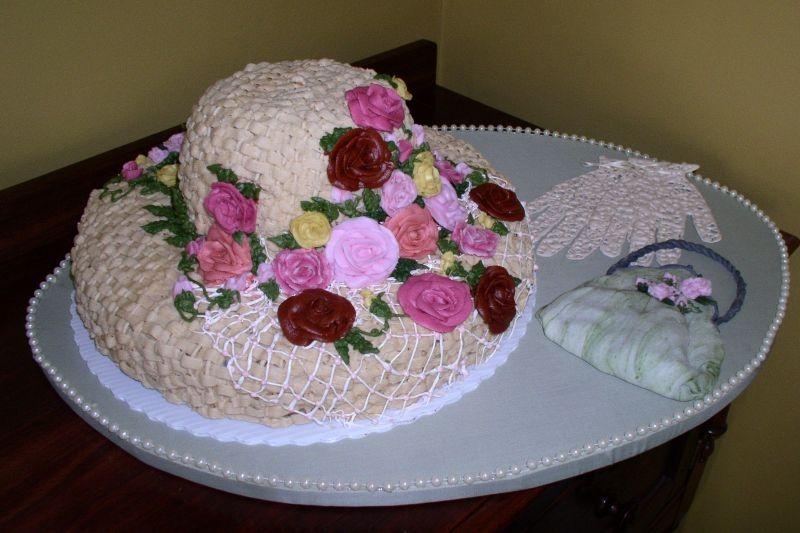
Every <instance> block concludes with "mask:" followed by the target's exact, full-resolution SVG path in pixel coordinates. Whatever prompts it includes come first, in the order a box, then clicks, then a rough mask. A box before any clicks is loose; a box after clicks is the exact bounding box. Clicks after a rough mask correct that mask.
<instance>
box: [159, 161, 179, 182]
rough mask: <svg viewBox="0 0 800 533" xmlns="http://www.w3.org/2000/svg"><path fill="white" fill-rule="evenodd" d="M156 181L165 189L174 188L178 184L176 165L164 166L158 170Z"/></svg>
mask: <svg viewBox="0 0 800 533" xmlns="http://www.w3.org/2000/svg"><path fill="white" fill-rule="evenodd" d="M156 179H157V180H158V181H160V182H161V183H163V184H164V185H166V186H167V187H174V186H175V184H176V183H178V165H175V164H172V165H164V166H163V167H161V168H159V169H158V172H156Z"/></svg>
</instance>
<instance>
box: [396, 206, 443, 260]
mask: <svg viewBox="0 0 800 533" xmlns="http://www.w3.org/2000/svg"><path fill="white" fill-rule="evenodd" d="M383 225H384V226H385V227H387V228H389V230H391V232H392V233H393V234H394V236H395V238H396V239H397V244H399V245H400V257H407V258H410V259H421V258H423V257H425V256H427V255H428V254H431V253H433V252H435V251H436V250H437V246H436V241H437V240H438V239H439V226H437V225H436V222H435V221H434V220H433V217H432V216H431V214H430V212H428V210H427V209H422V208H421V207H420V206H418V205H417V204H410V205H407V206H406V207H404V208H403V209H401V210H400V211H398V212H397V213H396V214H395V215H394V216H392V217H390V218H388V219H387V220H386V222H384V224H383Z"/></svg>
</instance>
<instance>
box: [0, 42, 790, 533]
mask: <svg viewBox="0 0 800 533" xmlns="http://www.w3.org/2000/svg"><path fill="white" fill-rule="evenodd" d="M358 64H359V65H361V66H367V67H370V68H374V69H376V70H378V71H380V72H385V73H391V74H394V75H398V76H400V77H402V78H404V79H405V80H406V82H407V83H408V85H409V88H410V89H411V91H412V93H413V94H414V99H413V100H412V101H411V103H410V107H411V111H412V114H413V115H414V117H415V119H416V120H417V122H420V123H423V124H487V125H494V124H497V125H511V126H521V127H531V128H533V127H535V126H534V125H533V124H530V123H527V122H525V121H522V120H520V119H518V118H516V117H513V116H511V115H508V114H506V113H503V112H500V111H498V110H496V109H493V108H490V107H488V106H485V105H483V104H480V103H479V102H476V101H474V100H471V99H469V98H466V97H464V96H462V95H459V94H457V93H454V92H452V91H449V90H447V89H445V88H443V87H439V86H437V85H436V75H435V73H436V45H435V44H434V43H432V42H429V41H418V42H415V43H411V44H409V45H406V46H403V47H400V48H398V49H394V50H390V51H388V52H385V53H383V54H379V55H377V56H373V57H370V58H367V59H365V60H363V61H360V62H359V63H358ZM178 129H179V128H178V127H176V128H172V129H170V130H167V131H164V132H159V133H156V134H154V135H152V136H150V137H147V138H144V139H140V140H138V141H135V142H132V143H130V144H127V145H125V146H121V147H119V148H116V149H114V150H110V151H108V152H106V153H103V154H100V155H98V156H95V157H92V158H90V159H87V160H85V161H81V162H78V163H75V164H73V165H70V166H67V167H64V168H62V169H59V170H57V171H54V172H51V173H49V174H46V175H44V176H41V177H39V178H36V179H34V180H31V181H28V182H25V183H22V184H20V185H17V186H14V187H11V188H8V189H5V190H3V191H0V220H2V227H3V228H5V231H4V232H2V233H0V279H2V287H3V294H4V295H5V297H6V308H7V309H10V316H9V317H7V318H6V319H5V320H3V321H2V322H1V323H0V335H2V337H0V338H1V339H2V342H0V350H2V361H3V362H4V364H3V365H2V366H1V367H0V368H1V369H0V390H2V391H3V392H2V394H3V401H2V406H3V407H2V412H3V414H4V416H3V420H4V424H3V429H2V437H3V438H2V440H1V441H0V442H1V444H0V450H1V451H2V454H1V455H2V457H3V461H2V464H1V465H0V501H2V502H3V504H2V508H3V512H2V513H1V514H0V529H3V530H61V529H80V530H106V529H109V528H113V529H114V530H120V531H124V530H137V531H138V530H160V529H164V530H166V529H170V530H183V529H186V530H194V529H198V528H203V529H212V528H213V529H217V528H219V529H226V530H235V529H236V530H238V529H256V528H264V527H267V528H270V529H272V528H276V529H279V530H282V529H288V530H300V531H305V530H350V531H361V530H367V529H379V530H392V531H394V530H409V531H415V530H420V531H442V530H451V529H464V528H468V529H472V530H480V531H494V530H503V529H509V528H511V529H525V528H529V527H534V526H535V527H536V528H537V530H542V531H547V530H559V531H566V530H568V531H577V530H606V529H621V528H622V527H630V528H632V529H633V530H650V531H665V530H669V529H672V528H674V527H675V525H676V524H677V523H678V522H679V521H680V519H681V517H682V516H683V514H684V513H685V511H686V510H687V509H688V506H689V504H690V502H691V500H692V497H693V495H694V491H695V489H696V487H697V483H698V481H699V479H700V476H701V475H702V471H703V467H704V463H705V461H706V459H707V458H708V456H709V455H710V454H711V453H712V452H713V449H714V439H715V438H717V437H718V436H720V435H721V434H722V433H724V432H725V428H726V426H725V418H726V414H727V408H725V409H723V410H722V411H721V412H720V413H718V414H717V415H715V416H714V417H713V418H712V419H710V420H709V421H707V422H706V423H704V424H701V425H700V426H699V427H697V428H695V429H693V430H692V431H689V432H687V433H685V434H683V435H681V436H679V437H677V438H675V439H673V440H672V441H670V442H668V443H666V444H664V445H662V446H659V447H657V448H654V449H652V450H650V451H648V452H646V453H643V454H641V455H639V456H636V457H634V458H632V459H629V460H627V461H623V462H621V463H618V464H615V465H612V466H610V467H607V468H604V469H601V470H597V471H594V472H590V473H588V474H584V475H582V476H578V477H576V478H572V479H568V480H565V481H561V482H558V483H554V484H552V485H548V486H544V487H538V488H534V489H530V490H525V491H519V492H513V493H508V494H498V495H492V496H483V497H477V498H470V499H463V500H456V501H445V502H439V503H430V504H418V505H408V506H399V507H372V508H337V507H308V506H296V505H289V504H282V503H271V502H265V501H261V500H255V499H250V498H246V497H242V496H237V495H234V494H229V493H225V492H221V491H218V490H215V489H212V488H209V487H206V486H203V485H199V484H195V483H192V482H189V481H186V480H184V479H182V478H179V477H175V476H172V475H170V474H167V473H164V472H162V471H160V470H158V469H155V468H152V467H149V466H147V465H145V464H144V463H141V462H139V461H138V460H137V459H135V458H134V457H132V456H131V455H128V454H127V453H126V452H124V451H123V450H122V449H121V448H118V447H117V446H116V445H114V444H113V443H111V442H110V441H109V440H108V439H106V438H105V437H104V436H102V435H100V434H98V433H96V432H95V431H94V430H93V429H92V428H91V427H90V426H88V425H87V424H85V423H84V422H83V421H82V420H81V419H80V418H79V417H78V416H77V415H76V414H74V413H73V412H72V411H71V410H70V408H69V407H68V406H67V405H66V404H65V403H64V402H63V401H62V400H61V399H60V397H59V396H58V395H57V394H56V392H55V391H54V390H53V388H52V387H51V385H50V383H49V382H48V381H47V379H46V378H45V377H44V376H43V375H42V372H41V369H40V368H39V366H38V365H37V364H36V363H35V362H34V361H33V359H32V357H31V352H30V348H29V346H28V342H27V339H26V337H25V330H24V320H25V308H26V302H27V301H28V299H29V298H30V296H31V295H32V293H33V291H34V290H35V288H36V287H37V285H38V283H39V282H40V281H41V280H43V279H44V277H45V276H46V275H47V274H48V273H50V272H52V270H53V268H54V267H55V266H56V265H57V264H58V262H59V261H60V260H61V259H63V257H64V255H65V254H66V253H67V252H68V251H69V249H70V247H71V243H72V239H73V237H74V235H75V231H76V229H75V228H76V223H77V221H78V219H79V217H80V214H81V212H82V211H83V208H84V205H85V202H86V199H87V197H88V194H89V191H90V190H91V189H93V188H96V187H98V186H100V185H101V184H102V183H103V182H105V180H106V179H108V178H109V177H110V176H112V175H114V174H115V173H116V172H117V171H118V169H119V167H120V165H121V164H122V163H123V162H125V161H127V160H129V159H131V158H133V157H134V156H135V155H136V154H138V153H141V152H143V151H145V150H146V149H147V148H149V147H150V146H153V145H155V144H156V143H157V142H160V141H161V140H163V139H164V138H166V137H167V136H168V135H169V134H170V133H172V132H174V131H177V130H178ZM32 206H36V207H35V208H33V207H32ZM785 238H786V240H787V244H788V245H789V247H790V250H792V251H793V250H794V249H795V248H796V247H797V244H798V240H797V238H796V237H794V236H791V235H785Z"/></svg>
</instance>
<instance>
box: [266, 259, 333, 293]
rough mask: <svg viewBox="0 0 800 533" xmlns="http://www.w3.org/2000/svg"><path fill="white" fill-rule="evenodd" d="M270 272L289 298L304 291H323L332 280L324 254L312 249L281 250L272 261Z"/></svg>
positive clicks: (331, 273)
mask: <svg viewBox="0 0 800 533" xmlns="http://www.w3.org/2000/svg"><path fill="white" fill-rule="evenodd" d="M272 272H273V273H274V276H275V281H277V282H278V286H279V287H280V288H281V290H282V291H283V292H285V293H286V294H288V295H289V296H292V295H295V294H297V293H299V292H301V291H304V290H305V289H324V288H325V287H327V286H328V284H330V282H331V279H332V278H333V272H332V271H331V267H330V265H329V264H328V260H327V259H326V258H325V254H323V253H322V252H320V251H318V250H315V249H313V248H301V249H298V250H281V251H280V252H278V255H276V256H275V260H273V261H272Z"/></svg>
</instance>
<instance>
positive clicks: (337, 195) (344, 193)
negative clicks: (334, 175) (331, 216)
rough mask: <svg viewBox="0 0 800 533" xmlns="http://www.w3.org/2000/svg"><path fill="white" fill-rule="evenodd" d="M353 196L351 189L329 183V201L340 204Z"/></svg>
mask: <svg viewBox="0 0 800 533" xmlns="http://www.w3.org/2000/svg"><path fill="white" fill-rule="evenodd" d="M353 196H355V195H354V194H353V193H352V191H348V190H345V189H340V188H339V187H336V186H333V185H331V202H333V203H335V204H342V203H344V202H346V201H347V200H352V199H353Z"/></svg>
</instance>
